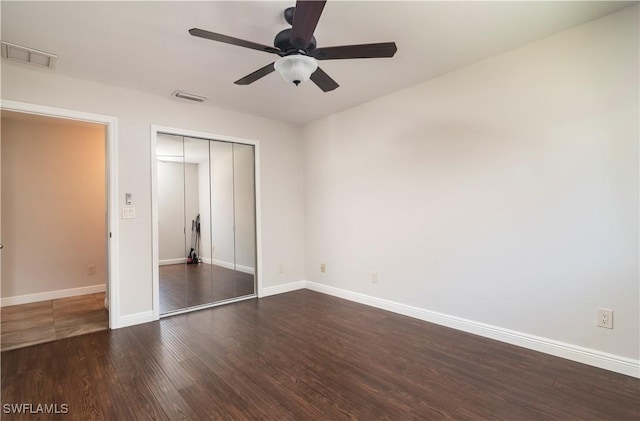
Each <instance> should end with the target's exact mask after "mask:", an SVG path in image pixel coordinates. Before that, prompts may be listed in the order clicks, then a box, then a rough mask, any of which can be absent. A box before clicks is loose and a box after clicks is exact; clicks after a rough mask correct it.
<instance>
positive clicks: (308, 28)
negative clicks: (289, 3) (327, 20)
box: [289, 0, 326, 48]
mask: <svg viewBox="0 0 640 421" xmlns="http://www.w3.org/2000/svg"><path fill="white" fill-rule="evenodd" d="M325 3H326V0H322V1H316V0H298V1H297V2H296V8H295V10H294V12H293V26H292V28H291V36H290V38H289V40H290V41H291V44H293V45H295V46H296V47H297V48H306V47H307V46H308V45H309V42H310V41H311V37H313V31H315V30H316V26H317V25H318V21H319V20H320V15H321V14H322V9H324V4H325Z"/></svg>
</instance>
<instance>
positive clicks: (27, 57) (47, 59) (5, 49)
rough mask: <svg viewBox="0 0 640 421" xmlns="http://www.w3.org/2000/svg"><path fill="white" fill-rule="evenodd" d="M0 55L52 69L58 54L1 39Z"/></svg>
mask: <svg viewBox="0 0 640 421" xmlns="http://www.w3.org/2000/svg"><path fill="white" fill-rule="evenodd" d="M2 57H4V58H8V59H9V60H16V61H21V62H23V63H29V64H34V65H36V66H40V67H48V68H50V69H53V67H54V66H55V64H56V60H58V56H57V55H55V54H50V53H45V52H44V51H39V50H34V49H33V48H29V47H23V46H22V45H17V44H11V43H10V42H5V41H2Z"/></svg>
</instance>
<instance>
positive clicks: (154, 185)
mask: <svg viewBox="0 0 640 421" xmlns="http://www.w3.org/2000/svg"><path fill="white" fill-rule="evenodd" d="M150 128H151V136H150V138H151V224H152V227H151V232H152V241H151V242H152V245H153V246H152V247H153V252H152V256H153V257H152V268H151V270H152V277H153V279H152V290H153V320H159V319H160V271H159V269H158V263H159V245H158V161H157V156H156V144H157V138H158V133H166V134H170V135H176V136H186V137H195V138H200V139H208V140H217V141H222V142H232V143H239V144H242V145H251V146H253V147H254V171H253V176H254V189H255V212H256V213H255V218H256V270H255V272H256V275H255V276H256V296H257V297H261V296H262V295H263V294H262V234H261V233H262V216H261V215H262V212H261V211H260V209H261V207H260V142H259V141H257V140H253V139H244V138H240V137H233V136H225V135H219V134H213V133H205V132H200V131H195V130H188V129H181V128H176V127H166V126H159V125H156V124H152V125H151V127H150ZM242 299H246V298H240V300H242ZM231 301H233V300H225V301H223V303H225V304H226V303H228V302H231ZM215 305H217V304H216V303H213V304H211V305H207V306H199V307H198V308H204V307H213V306H215ZM185 311H191V310H190V309H188V310H185ZM178 313H181V312H172V313H171V315H174V314H178Z"/></svg>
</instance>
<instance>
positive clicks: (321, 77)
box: [311, 67, 340, 92]
mask: <svg viewBox="0 0 640 421" xmlns="http://www.w3.org/2000/svg"><path fill="white" fill-rule="evenodd" d="M311 80H312V81H313V83H315V84H316V85H318V88H320V89H322V90H323V91H324V92H329V91H333V90H334V89H336V88H337V87H338V86H340V85H338V83H336V81H335V80H333V79H331V76H329V75H328V74H326V73H325V72H324V71H323V70H322V69H321V68H319V67H318V68H317V69H316V71H315V72H313V73H312V74H311Z"/></svg>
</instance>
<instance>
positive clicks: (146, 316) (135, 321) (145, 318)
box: [118, 311, 154, 328]
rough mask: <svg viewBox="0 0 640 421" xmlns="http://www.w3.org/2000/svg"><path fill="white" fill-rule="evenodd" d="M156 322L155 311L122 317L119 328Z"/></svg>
mask: <svg viewBox="0 0 640 421" xmlns="http://www.w3.org/2000/svg"><path fill="white" fill-rule="evenodd" d="M153 320H154V318H153V311H143V312H141V313H135V314H128V315H126V316H121V317H120V319H119V320H118V327H119V328H120V327H127V326H133V325H139V324H142V323H149V322H152V321H153Z"/></svg>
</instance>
